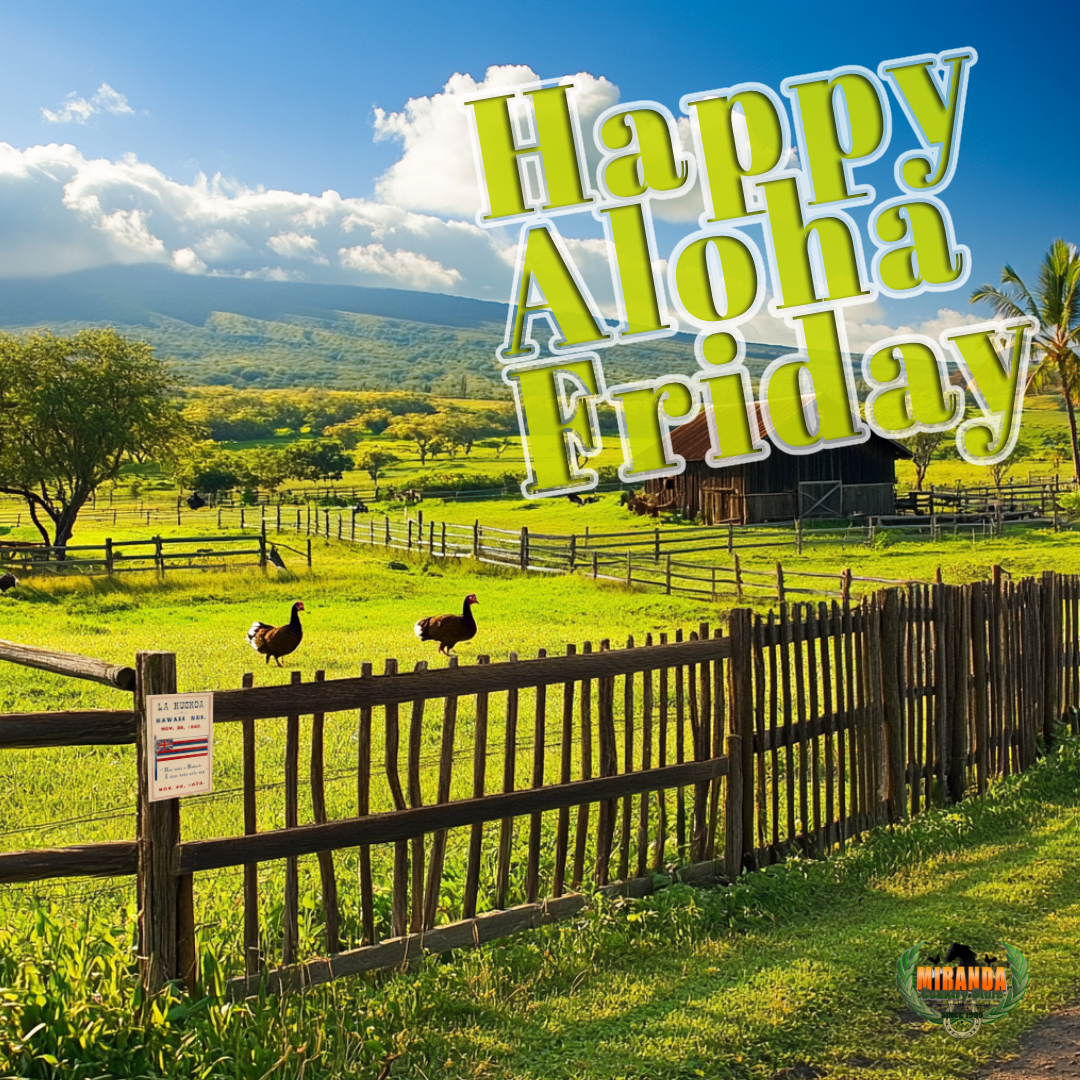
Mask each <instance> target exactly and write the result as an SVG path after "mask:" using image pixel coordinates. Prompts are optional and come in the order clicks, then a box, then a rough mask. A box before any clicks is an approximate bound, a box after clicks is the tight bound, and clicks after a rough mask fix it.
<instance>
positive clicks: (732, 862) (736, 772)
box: [724, 735, 743, 881]
mask: <svg viewBox="0 0 1080 1080" xmlns="http://www.w3.org/2000/svg"><path fill="white" fill-rule="evenodd" d="M727 760H728V771H727V800H726V806H725V813H724V873H725V874H727V878H728V880H729V881H734V880H735V879H736V878H737V877H738V876H739V872H740V871H741V870H742V857H743V852H742V835H743V828H742V801H743V792H742V789H743V775H742V740H741V739H740V738H739V736H738V735H729V736H728V737H727Z"/></svg>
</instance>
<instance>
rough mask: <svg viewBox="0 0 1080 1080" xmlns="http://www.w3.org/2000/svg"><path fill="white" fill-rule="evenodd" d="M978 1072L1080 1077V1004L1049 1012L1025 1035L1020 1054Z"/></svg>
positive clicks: (1006, 1078) (996, 1078)
mask: <svg viewBox="0 0 1080 1080" xmlns="http://www.w3.org/2000/svg"><path fill="white" fill-rule="evenodd" d="M979 1076H980V1077H982V1078H984V1080H1035V1078H1040V1080H1042V1078H1046V1077H1051V1078H1053V1080H1059V1078H1066V1077H1067V1078H1069V1080H1074V1078H1075V1080H1080V1005H1074V1006H1072V1007H1071V1008H1069V1009H1063V1010H1062V1011H1061V1012H1057V1013H1054V1015H1053V1016H1048V1017H1047V1018H1046V1019H1045V1020H1043V1021H1042V1023H1040V1024H1037V1025H1036V1026H1035V1027H1034V1028H1032V1029H1031V1031H1029V1032H1028V1033H1027V1035H1025V1036H1024V1038H1023V1039H1022V1040H1021V1043H1020V1049H1019V1051H1018V1054H1017V1057H1015V1058H1013V1060H1011V1061H1006V1062H1003V1063H1002V1064H1000V1065H996V1066H995V1067H994V1068H992V1069H990V1070H989V1071H985V1070H984V1071H983V1072H980V1073H979Z"/></svg>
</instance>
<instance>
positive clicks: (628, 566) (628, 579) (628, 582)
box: [626, 548, 716, 592]
mask: <svg viewBox="0 0 1080 1080" xmlns="http://www.w3.org/2000/svg"><path fill="white" fill-rule="evenodd" d="M632 566H633V564H632V563H631V562H630V549H629V548H627V549H626V587H627V588H628V589H629V588H630V585H631V584H632V580H631V574H632V572H633V571H632ZM713 591H714V592H715V591H716V590H715V589H714V590H713Z"/></svg>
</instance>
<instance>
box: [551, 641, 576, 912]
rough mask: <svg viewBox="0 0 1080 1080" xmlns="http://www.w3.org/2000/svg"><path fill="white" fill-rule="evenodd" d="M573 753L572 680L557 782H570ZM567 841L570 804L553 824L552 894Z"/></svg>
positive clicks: (566, 689)
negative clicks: (553, 866) (553, 863)
mask: <svg viewBox="0 0 1080 1080" xmlns="http://www.w3.org/2000/svg"><path fill="white" fill-rule="evenodd" d="M576 653H577V646H576V645H574V644H573V643H571V644H568V645H567V646H566V655H567V656H574V655H575V654H576ZM573 755H574V683H573V680H567V681H566V682H565V683H563V708H562V728H561V730H560V738H559V783H560V784H569V783H570V778H571V776H572V775H573V774H572V773H571V764H572V762H573ZM569 844H570V808H569V807H565V806H564V807H563V808H562V809H561V810H559V816H558V818H557V820H556V824H555V871H554V881H553V883H552V886H551V895H552V896H555V897H559V896H562V894H563V890H564V888H565V884H566V858H567V853H568V848H569Z"/></svg>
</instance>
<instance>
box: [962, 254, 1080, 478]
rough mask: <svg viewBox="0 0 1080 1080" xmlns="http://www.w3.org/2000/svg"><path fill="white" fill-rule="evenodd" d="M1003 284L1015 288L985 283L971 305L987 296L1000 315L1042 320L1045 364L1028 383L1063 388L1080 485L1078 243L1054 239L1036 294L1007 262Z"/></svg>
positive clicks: (1038, 346) (1038, 345)
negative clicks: (1079, 442)
mask: <svg viewBox="0 0 1080 1080" xmlns="http://www.w3.org/2000/svg"><path fill="white" fill-rule="evenodd" d="M1001 283H1002V284H1003V285H1006V286H1011V288H1008V289H998V288H995V287H994V286H993V285H982V286H980V287H979V288H978V289H976V290H975V291H974V292H973V293H972V294H971V303H973V304H975V303H978V302H979V301H980V300H985V301H986V302H987V303H988V304H990V305H991V307H993V309H994V313H995V314H996V315H1000V316H1003V317H1004V318H1016V317H1017V316H1022V315H1033V316H1035V318H1037V319H1038V320H1039V332H1038V334H1036V335H1035V340H1034V341H1033V342H1032V346H1033V348H1034V349H1035V352H1036V353H1037V354H1039V355H1040V356H1041V357H1042V361H1043V362H1042V363H1040V364H1039V366H1038V367H1037V368H1035V370H1034V371H1033V372H1032V374H1031V377H1030V379H1029V380H1028V386H1031V387H1035V388H1038V387H1040V386H1046V385H1048V384H1050V383H1052V382H1056V384H1057V385H1058V386H1059V387H1060V389H1061V396H1062V397H1063V398H1064V399H1065V411H1066V412H1067V413H1068V414H1069V431H1070V433H1071V436H1072V437H1071V439H1070V440H1069V442H1070V446H1071V449H1072V459H1073V473H1074V474H1075V477H1076V481H1077V483H1078V484H1080V446H1078V445H1077V437H1076V407H1077V401H1078V398H1080V356H1078V355H1077V351H1076V349H1077V344H1078V343H1080V257H1078V255H1077V251H1076V245H1075V244H1066V243H1065V241H1064V240H1055V241H1054V242H1053V244H1051V246H1050V250H1049V251H1048V252H1047V253H1046V257H1045V258H1044V259H1043V261H1042V265H1041V266H1040V267H1039V283H1038V286H1037V287H1036V290H1035V295H1032V293H1031V291H1030V290H1029V289H1028V287H1027V286H1026V285H1025V284H1024V283H1023V281H1022V280H1021V279H1020V275H1019V274H1017V272H1016V271H1015V270H1014V269H1013V268H1012V267H1011V266H1009V265H1008V264H1007V263H1006V265H1005V269H1004V270H1003V271H1002V272H1001Z"/></svg>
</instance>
